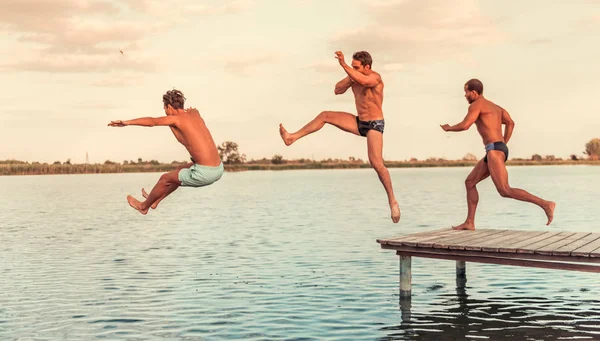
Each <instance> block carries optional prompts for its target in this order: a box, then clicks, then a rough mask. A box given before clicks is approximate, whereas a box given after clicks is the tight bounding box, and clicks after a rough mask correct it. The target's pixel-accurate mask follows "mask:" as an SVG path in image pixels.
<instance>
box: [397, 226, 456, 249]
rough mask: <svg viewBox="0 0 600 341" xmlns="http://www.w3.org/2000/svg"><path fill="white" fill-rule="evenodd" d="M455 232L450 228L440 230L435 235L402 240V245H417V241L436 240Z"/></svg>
mask: <svg viewBox="0 0 600 341" xmlns="http://www.w3.org/2000/svg"><path fill="white" fill-rule="evenodd" d="M455 232H456V231H454V230H452V229H450V231H445V232H441V233H438V234H436V235H432V236H428V237H422V238H418V239H412V240H408V241H405V242H403V243H402V245H408V246H417V244H418V243H422V242H426V241H430V240H437V239H440V238H443V237H444V236H446V235H450V234H452V233H455Z"/></svg>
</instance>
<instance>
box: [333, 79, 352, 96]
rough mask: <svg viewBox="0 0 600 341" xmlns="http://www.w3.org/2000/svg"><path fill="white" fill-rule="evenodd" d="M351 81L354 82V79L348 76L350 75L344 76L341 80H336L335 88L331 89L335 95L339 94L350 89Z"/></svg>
mask: <svg viewBox="0 0 600 341" xmlns="http://www.w3.org/2000/svg"><path fill="white" fill-rule="evenodd" d="M353 83H354V81H353V80H352V78H350V76H347V77H346V78H344V79H342V80H341V81H339V82H337V84H336V85H335V89H334V90H333V92H334V93H335V94H336V95H341V94H343V93H345V92H346V90H348V89H350V88H351V87H352V84H353Z"/></svg>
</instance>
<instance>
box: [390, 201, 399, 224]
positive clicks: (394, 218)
mask: <svg viewBox="0 0 600 341" xmlns="http://www.w3.org/2000/svg"><path fill="white" fill-rule="evenodd" d="M390 210H391V211H392V221H393V222H394V224H395V223H397V222H399V221H400V206H399V205H398V202H397V201H394V202H393V203H391V204H390Z"/></svg>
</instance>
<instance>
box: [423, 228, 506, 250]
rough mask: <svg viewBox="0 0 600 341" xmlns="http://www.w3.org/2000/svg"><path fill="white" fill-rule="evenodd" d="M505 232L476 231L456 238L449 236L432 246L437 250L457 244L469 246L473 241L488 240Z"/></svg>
mask: <svg viewBox="0 0 600 341" xmlns="http://www.w3.org/2000/svg"><path fill="white" fill-rule="evenodd" d="M503 231H505V230H494V229H487V230H475V231H464V232H465V233H463V234H460V235H456V236H448V237H446V238H444V239H442V240H439V241H437V242H436V243H435V244H433V245H432V246H433V247H434V248H437V249H448V248H450V246H452V245H456V244H459V243H460V244H467V243H470V242H471V241H473V240H479V239H483V238H488V237H489V236H491V235H495V234H498V233H502V232H503Z"/></svg>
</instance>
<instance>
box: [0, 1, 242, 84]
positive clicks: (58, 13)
mask: <svg viewBox="0 0 600 341" xmlns="http://www.w3.org/2000/svg"><path fill="white" fill-rule="evenodd" d="M252 5H253V2H251V1H247V0H234V1H222V2H220V3H219V4H218V5H214V6H200V5H198V4H196V3H195V1H192V0H182V1H178V2H177V3H176V5H175V3H169V2H165V1H156V0H114V1H107V0H61V1H56V0H3V4H2V11H0V33H1V32H2V31H4V32H6V33H8V36H9V37H13V38H14V42H15V43H16V46H15V49H14V50H15V51H17V52H13V53H12V55H11V56H6V55H5V56H4V57H0V58H2V59H4V61H2V62H0V66H1V67H2V68H3V69H5V70H7V69H9V70H16V71H34V72H70V73H72V72H77V73H105V72H110V71H113V70H128V71H131V72H140V73H143V72H149V71H152V70H154V68H155V61H154V60H155V57H154V56H152V55H149V53H148V52H147V51H146V50H145V49H144V47H145V46H146V43H147V41H148V39H149V38H151V37H152V35H153V34H155V33H157V32H161V31H164V30H167V29H170V28H173V27H175V26H176V25H180V24H182V23H185V22H186V21H188V20H194V17H197V16H202V15H215V14H231V13H236V12H239V11H244V10H247V9H249V8H251V6H252ZM41 15H42V16H41ZM182 18H183V19H182ZM119 50H123V51H124V54H123V55H121V53H119ZM8 57H12V61H6V59H7V58H8Z"/></svg>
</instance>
